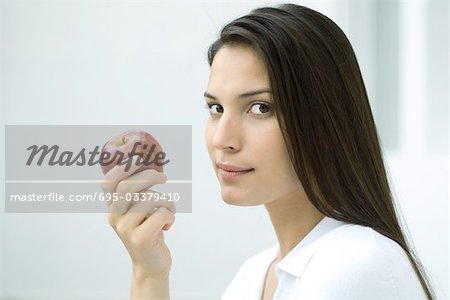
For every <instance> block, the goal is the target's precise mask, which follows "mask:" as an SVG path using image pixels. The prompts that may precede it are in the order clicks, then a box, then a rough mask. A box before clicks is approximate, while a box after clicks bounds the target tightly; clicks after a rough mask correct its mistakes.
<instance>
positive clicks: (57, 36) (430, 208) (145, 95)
mask: <svg viewBox="0 0 450 300" xmlns="http://www.w3.org/2000/svg"><path fill="white" fill-rule="evenodd" d="M293 2H294V3H297V4H303V5H306V6H309V7H311V8H313V9H316V10H318V11H320V12H322V13H324V14H325V15H327V16H329V17H330V18H331V19H333V20H334V21H335V22H336V23H337V24H338V25H339V26H340V27H341V28H342V29H343V30H344V32H345V33H346V34H347V36H348V37H349V39H350V41H351V42H352V45H353V47H354V49H355V52H356V54H357V57H358V60H359V63H360V67H361V70H362V73H363V76H364V79H365V83H366V87H367V89H368V93H369V98H370V101H371V105H372V110H373V113H374V115H375V118H376V123H377V128H378V131H379V134H380V137H381V140H382V146H383V149H384V152H385V156H386V160H387V161H386V163H387V165H388V168H389V172H390V179H391V182H392V185H393V192H394V195H395V197H396V201H397V202H398V204H399V206H400V207H401V209H402V213H403V216H404V218H405V221H406V223H407V226H408V228H409V233H410V237H411V239H412V241H413V243H414V245H415V248H416V250H417V252H418V254H419V256H420V258H421V259H422V262H423V263H424V265H425V267H426V269H427V271H428V272H429V274H430V276H431V278H432V280H433V283H434V285H435V288H436V290H437V292H438V295H439V298H438V299H448V298H449V293H448V237H449V233H448V229H449V228H448V215H449V210H448V183H449V178H448V167H449V165H448V149H449V148H448V141H449V129H448V128H449V126H448V112H449V105H448V104H449V100H448V89H449V77H448V69H449V61H448V53H449V49H448V38H449V23H448V16H449V5H448V2H447V1H445V0H443V1H370V0H365V1H362V0H353V1H351V0H340V1H317V0H316V1H313V0H311V1H293ZM277 3H280V2H274V1H226V2H225V1H222V2H221V1H195V2H192V1H184V2H182V1H75V0H73V1H2V2H1V6H0V10H1V11H0V34H1V36H0V38H1V48H0V49H1V54H0V55H1V56H0V57H1V75H0V90H1V92H0V95H1V96H0V97H1V110H0V117H1V125H2V127H1V130H0V135H1V136H0V141H1V143H2V145H1V148H0V151H1V165H2V166H3V167H2V169H3V170H4V165H5V164H4V162H5V157H4V126H3V125H5V124H10V125H14V124H30V125H32V124H80V125H85V124H92V125H94V124H112V125H114V124H133V125H139V124H183V125H192V128H193V149H192V150H193V212H192V213H180V214H177V216H176V222H175V224H174V226H173V227H172V229H171V230H170V231H169V232H167V233H166V240H167V243H168V244H169V247H170V248H171V251H172V256H173V262H174V263H173V268H172V273H171V282H170V285H171V295H172V299H180V300H184V299H191V300H194V299H195V300H202V299H205V300H206V299H219V297H220V294H221V293H222V292H223V291H224V290H225V288H226V286H227V285H228V284H229V282H230V280H231V278H232V277H233V275H234V274H235V272H236V271H237V270H238V268H239V266H240V265H241V264H242V262H243V261H244V260H245V259H246V258H248V257H249V256H251V255H253V254H255V253H257V252H259V251H261V250H263V249H266V248H268V247H271V246H272V245H274V243H275V242H276V237H275V234H274V232H273V230H272V227H271V224H270V220H269V218H268V216H267V215H266V212H265V210H264V207H246V208H243V207H232V206H229V205H226V204H224V203H223V202H222V200H221V198H220V191H219V185H218V183H217V179H216V177H215V174H214V172H213V169H212V167H211V165H210V161H209V157H208V154H207V152H206V148H205V145H204V139H203V133H204V131H203V130H204V124H205V120H206V118H207V112H206V111H205V110H204V109H203V96H202V95H203V91H204V89H205V87H206V84H207V79H208V70H209V66H208V64H207V61H206V50H207V48H208V46H209V44H210V43H211V42H212V41H213V40H214V39H215V38H216V36H217V34H218V31H219V29H220V28H221V27H222V26H223V25H225V24H226V23H227V22H228V21H231V20H232V19H234V18H235V17H238V16H240V15H242V14H245V13H247V12H248V11H249V10H251V9H253V8H256V7H259V6H265V5H273V4H277ZM0 176H1V177H0V179H1V181H4V178H5V177H4V172H1V174H0ZM0 199H1V201H2V202H4V185H3V184H2V185H0ZM2 205H3V204H2ZM0 237H1V239H0V254H1V256H0V257H1V259H0V278H1V280H0V299H17V300H18V299H42V300H44V299H45V300H50V299H92V300H93V299H126V298H128V295H129V284H130V261H129V257H128V254H127V252H126V250H125V248H124V246H123V245H122V243H121V242H120V240H119V239H118V237H117V236H116V235H115V232H114V231H113V230H112V228H110V227H109V224H108V222H107V219H106V215H103V214H5V213H4V210H3V209H1V210H0Z"/></svg>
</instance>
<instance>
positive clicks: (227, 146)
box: [212, 114, 242, 151]
mask: <svg viewBox="0 0 450 300" xmlns="http://www.w3.org/2000/svg"><path fill="white" fill-rule="evenodd" d="M240 127H241V126H240V123H239V120H237V119H236V118H233V117H232V116H231V115H228V116H227V115H225V114H223V115H222V116H221V117H220V120H219V122H218V123H217V127H216V128H215V131H214V133H213V139H212V144H213V146H214V147H216V148H217V149H220V150H234V151H236V150H238V149H239V148H240V134H241V133H242V128H240Z"/></svg>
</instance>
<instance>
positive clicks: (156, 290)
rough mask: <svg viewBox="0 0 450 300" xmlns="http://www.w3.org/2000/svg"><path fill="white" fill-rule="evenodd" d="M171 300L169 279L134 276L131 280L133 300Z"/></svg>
mask: <svg viewBox="0 0 450 300" xmlns="http://www.w3.org/2000/svg"><path fill="white" fill-rule="evenodd" d="M149 299H154V300H169V299H170V293H169V277H168V276H167V277H166V276H164V277H161V278H152V277H144V276H139V275H138V274H134V272H133V276H132V280H131V300H149Z"/></svg>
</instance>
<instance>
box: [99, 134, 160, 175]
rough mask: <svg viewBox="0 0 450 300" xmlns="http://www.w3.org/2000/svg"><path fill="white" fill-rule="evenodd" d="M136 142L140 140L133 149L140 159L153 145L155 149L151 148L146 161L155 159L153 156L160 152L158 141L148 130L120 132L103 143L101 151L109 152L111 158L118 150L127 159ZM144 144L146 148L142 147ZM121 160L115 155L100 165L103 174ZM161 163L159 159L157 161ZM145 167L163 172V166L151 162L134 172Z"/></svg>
mask: <svg viewBox="0 0 450 300" xmlns="http://www.w3.org/2000/svg"><path fill="white" fill-rule="evenodd" d="M136 142H140V143H141V145H139V146H138V147H137V148H136V149H135V154H138V155H139V156H141V157H142V161H143V160H144V159H145V158H146V157H147V156H148V154H149V153H150V151H151V148H152V146H153V145H155V149H154V150H153V152H152V154H151V156H150V159H148V161H153V160H154V159H155V156H156V155H157V154H158V153H160V152H162V148H161V145H160V144H159V143H158V141H157V140H156V139H155V138H154V137H153V136H152V135H151V134H150V133H148V132H145V131H142V130H128V131H125V132H123V133H121V134H119V135H118V136H116V137H113V138H112V139H110V140H109V141H107V142H106V143H105V145H103V148H102V152H101V153H104V152H109V153H110V155H111V156H110V157H111V158H113V157H114V155H115V153H116V152H117V151H120V152H122V153H124V158H123V159H124V160H126V159H128V157H129V155H130V153H131V151H132V150H133V147H134V144H135V143H136ZM144 145H147V148H146V149H144ZM102 155H103V154H102ZM120 162H121V160H120V159H119V157H117V158H116V159H115V160H114V161H111V162H109V161H108V163H106V164H104V165H102V166H101V168H102V172H103V174H106V173H108V172H109V170H111V169H112V168H114V167H115V166H116V165H117V164H119V163H120ZM159 162H160V163H161V161H159ZM147 169H155V170H156V171H158V172H161V173H162V172H163V166H162V165H161V166H158V165H156V164H155V163H151V164H149V165H144V164H143V165H142V166H141V167H139V169H138V170H137V171H136V172H135V173H137V172H140V171H143V170H147Z"/></svg>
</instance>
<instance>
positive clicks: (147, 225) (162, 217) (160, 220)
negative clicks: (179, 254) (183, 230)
mask: <svg viewBox="0 0 450 300" xmlns="http://www.w3.org/2000/svg"><path fill="white" fill-rule="evenodd" d="M174 222H175V215H174V214H173V213H172V212H171V211H170V210H168V209H167V208H165V207H160V208H158V210H156V211H155V212H154V213H153V214H152V215H151V216H150V217H149V218H147V220H145V221H144V222H143V223H142V224H141V225H139V226H138V227H137V230H139V231H141V232H145V233H146V234H148V235H151V236H156V235H157V234H159V233H160V232H161V229H163V228H164V227H165V226H166V224H169V225H172V224H173V223H174Z"/></svg>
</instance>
